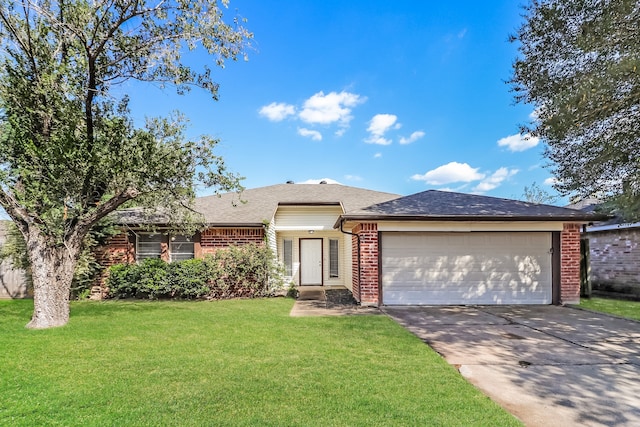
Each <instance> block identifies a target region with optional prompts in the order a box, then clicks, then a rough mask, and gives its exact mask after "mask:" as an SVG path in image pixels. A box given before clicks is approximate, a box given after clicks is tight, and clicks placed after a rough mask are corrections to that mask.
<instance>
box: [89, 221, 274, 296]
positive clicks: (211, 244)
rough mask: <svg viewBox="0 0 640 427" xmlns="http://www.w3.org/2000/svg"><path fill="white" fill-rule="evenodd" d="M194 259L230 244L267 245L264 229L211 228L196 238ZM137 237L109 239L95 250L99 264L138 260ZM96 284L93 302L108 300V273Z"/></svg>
mask: <svg viewBox="0 0 640 427" xmlns="http://www.w3.org/2000/svg"><path fill="white" fill-rule="evenodd" d="M193 243H194V256H195V257H196V258H202V257H203V256H204V255H206V254H211V253H214V252H215V251H217V250H218V249H223V248H228V247H229V246H231V245H234V246H242V245H245V244H247V243H256V244H259V245H262V244H264V229H263V228H210V229H207V230H205V231H203V232H202V233H196V235H195V238H194V242H193ZM161 248H162V259H164V260H168V259H169V252H168V251H169V246H168V242H163V243H162V244H161ZM135 251H136V245H135V237H134V236H131V237H129V234H128V233H127V232H123V233H121V234H118V235H116V236H113V237H111V238H110V239H109V242H108V243H107V245H106V246H103V247H101V248H97V249H96V251H95V256H96V261H97V262H98V263H99V264H100V265H102V266H104V267H106V268H108V267H111V266H112V265H115V264H121V263H124V264H129V263H133V262H135V261H136V253H135ZM106 268H105V271H104V273H103V274H102V275H101V276H100V278H99V279H98V280H97V281H96V283H95V285H94V286H93V287H92V289H91V298H92V299H102V298H104V297H105V292H107V289H106V288H105V286H104V281H105V279H106V274H107V270H106Z"/></svg>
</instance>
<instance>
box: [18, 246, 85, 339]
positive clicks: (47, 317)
mask: <svg viewBox="0 0 640 427" xmlns="http://www.w3.org/2000/svg"><path fill="white" fill-rule="evenodd" d="M29 237H30V238H29V242H28V243H27V250H28V253H29V259H30V261H31V273H32V279H33V306H34V307H33V316H32V318H31V321H30V322H29V323H28V324H27V328H31V329H44V328H53V327H56V326H64V325H66V324H67V322H68V321H69V292H70V289H71V282H72V280H73V273H74V270H75V267H76V264H77V262H78V256H79V253H80V244H79V243H75V244H74V243H72V242H68V241H67V242H66V245H55V246H50V245H49V244H48V241H47V237H46V236H43V235H35V236H33V235H31V236H29Z"/></svg>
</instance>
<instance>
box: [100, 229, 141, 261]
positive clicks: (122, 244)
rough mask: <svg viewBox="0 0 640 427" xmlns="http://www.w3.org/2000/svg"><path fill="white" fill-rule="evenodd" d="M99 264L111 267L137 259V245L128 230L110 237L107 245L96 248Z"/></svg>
mask: <svg viewBox="0 0 640 427" xmlns="http://www.w3.org/2000/svg"><path fill="white" fill-rule="evenodd" d="M95 257H96V261H97V262H98V264H100V265H103V266H105V267H111V266H112V265H115V264H128V263H132V262H134V261H135V247H134V242H133V240H132V239H129V235H128V233H127V232H122V233H120V234H118V235H116V236H113V237H111V238H109V240H108V242H107V245H106V246H103V247H100V248H97V249H96V250H95Z"/></svg>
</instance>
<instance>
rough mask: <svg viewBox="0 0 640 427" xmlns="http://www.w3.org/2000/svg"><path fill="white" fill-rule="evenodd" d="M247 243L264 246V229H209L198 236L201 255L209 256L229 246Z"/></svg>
mask: <svg viewBox="0 0 640 427" xmlns="http://www.w3.org/2000/svg"><path fill="white" fill-rule="evenodd" d="M248 243H255V244H257V245H263V244H264V228H262V227H261V228H209V229H207V230H205V231H203V232H202V233H201V234H200V251H201V253H202V255H206V254H211V253H213V252H215V251H217V250H218V249H223V248H228V247H229V246H242V245H246V244H248Z"/></svg>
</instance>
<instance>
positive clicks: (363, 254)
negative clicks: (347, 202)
mask: <svg viewBox="0 0 640 427" xmlns="http://www.w3.org/2000/svg"><path fill="white" fill-rule="evenodd" d="M352 232H353V233H354V234H357V235H358V236H359V238H360V264H359V265H358V259H357V253H358V250H357V246H356V247H354V251H353V254H354V257H353V258H352V263H353V265H352V268H353V273H354V274H353V297H354V298H355V299H356V301H358V302H359V303H360V304H361V305H365V306H378V305H379V304H380V300H379V277H380V276H379V272H378V253H379V251H378V224H358V225H357V226H356V227H355V228H354V229H353V231H352ZM354 239H356V237H355V236H354ZM353 244H354V245H357V241H354V242H353ZM358 267H359V271H358Z"/></svg>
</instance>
